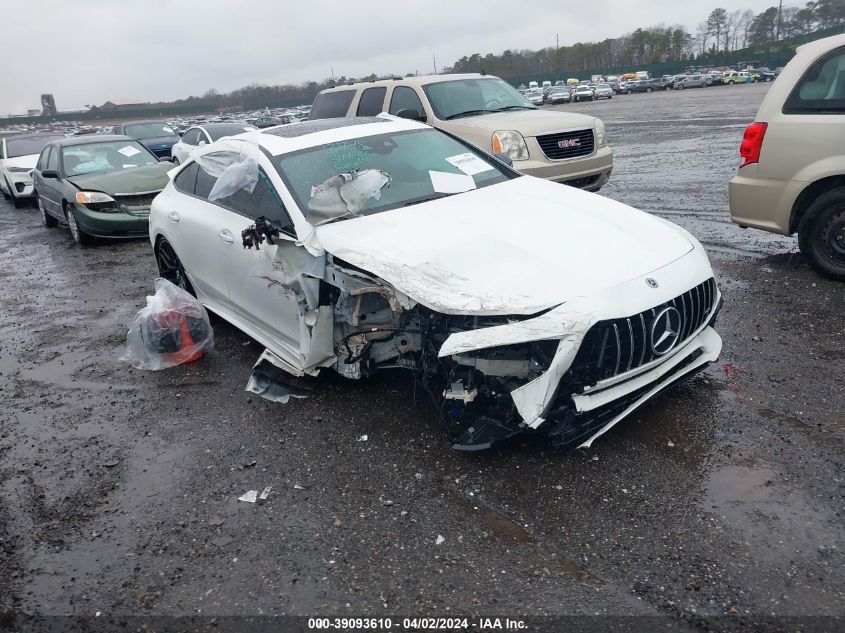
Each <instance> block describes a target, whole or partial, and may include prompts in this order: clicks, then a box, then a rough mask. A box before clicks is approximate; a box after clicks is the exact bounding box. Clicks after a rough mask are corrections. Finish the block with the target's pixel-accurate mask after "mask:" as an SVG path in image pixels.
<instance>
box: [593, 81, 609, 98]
mask: <svg viewBox="0 0 845 633" xmlns="http://www.w3.org/2000/svg"><path fill="white" fill-rule="evenodd" d="M595 97H596V99H613V88H611V87H610V85H609V84H599V85H597V86H596V90H595Z"/></svg>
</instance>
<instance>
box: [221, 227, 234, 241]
mask: <svg viewBox="0 0 845 633" xmlns="http://www.w3.org/2000/svg"><path fill="white" fill-rule="evenodd" d="M217 235H218V236H219V237H220V239H221V240H223V241H224V242H226V243H228V244H234V243H235V236H234V235H232V232H231V231H229V230H228V229H220V232H219V233H218V234H217Z"/></svg>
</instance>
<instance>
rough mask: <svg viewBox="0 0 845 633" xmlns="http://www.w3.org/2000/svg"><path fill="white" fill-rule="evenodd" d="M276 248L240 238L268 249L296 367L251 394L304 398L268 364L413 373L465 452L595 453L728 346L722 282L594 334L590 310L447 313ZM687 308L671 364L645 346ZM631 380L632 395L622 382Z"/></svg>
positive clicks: (364, 274)
mask: <svg viewBox="0 0 845 633" xmlns="http://www.w3.org/2000/svg"><path fill="white" fill-rule="evenodd" d="M276 238H278V231H276V230H275V229H274V227H273V226H272V224H270V223H268V222H266V221H264V219H263V218H259V220H258V221H257V222H256V223H255V224H254V225H252V226H250V227H249V228H248V229H246V230H245V231H244V232H243V235H242V239H243V245H244V247H245V248H248V249H256V254H257V251H258V250H259V249H260V250H262V251H263V256H262V257H261V258H259V259H258V260H257V261H265V262H267V261H270V262H272V267H271V269H270V270H269V271H265V272H264V273H263V274H258V267H259V265H258V264H257V268H256V275H255V276H256V277H260V278H261V279H264V280H266V281H267V282H268V284H267V288H268V291H269V292H280V293H293V295H295V297H296V301H297V304H298V306H299V319H300V337H299V350H298V355H297V356H298V357H290V358H289V359H283V358H281V357H279V356H277V355H276V354H274V353H272V352H271V351H270V350H269V349H268V350H267V351H266V352H265V354H263V355H262V359H261V360H260V363H263V368H259V364H257V365H256V370H255V372H256V373H255V374H254V376H253V380H252V381H251V383H250V384H251V387H250V390H251V391H254V392H255V393H262V392H266V393H267V394H270V393H272V394H275V396H274V397H273V398H271V399H275V400H276V401H280V402H286V401H287V399H288V397H307V393H303V390H302V388H301V386H298V387H295V386H291V385H283V386H282V387H280V388H279V387H270V386H269V385H270V383H272V381H273V380H279V376H280V375H282V376H284V374H283V373H280V372H275V376H276V377H275V379H273V378H270V376H272V375H273V374H274V372H273V370H272V369H271V368H268V367H267V362H268V361H269V362H272V364H275V366H276V368H279V369H282V370H284V372H287V374H292V375H293V376H298V377H304V376H306V375H312V376H313V375H316V374H317V373H319V372H320V371H321V370H322V369H323V368H332V369H334V370H335V371H337V372H338V373H339V374H341V375H342V376H344V377H346V378H352V379H360V378H366V377H368V376H371V375H373V374H374V373H376V372H377V371H380V370H386V369H404V370H410V371H412V372H413V373H414V375H415V379H416V380H417V381H419V384H421V385H422V387H423V388H424V391H425V392H426V393H427V394H428V395H429V397H430V399H431V401H432V403H433V405H434V407H435V408H436V410H437V411H438V412H439V416H440V420H441V424H442V426H443V430H444V431H445V433H446V435H447V437H448V439H449V441H450V442H451V443H452V445H453V447H454V448H457V449H461V450H480V449H485V448H488V447H489V446H491V445H492V444H493V443H494V442H496V441H499V440H503V439H505V438H508V437H511V436H513V435H516V434H518V433H521V432H542V433H544V434H547V435H548V437H549V438H550V439H551V441H552V443H553V445H555V446H557V447H565V446H573V445H578V444H580V443H582V442H584V444H583V445H587V446H588V445H589V443H590V442H591V441H592V440H593V439H594V438H595V437H597V436H598V435H600V434H601V433H603V432H604V431H606V430H607V429H608V428H610V427H611V426H612V425H613V424H615V423H616V422H618V421H619V420H620V419H621V418H622V417H624V416H625V415H627V414H628V413H630V411H632V410H633V409H634V408H636V407H637V406H639V404H641V403H642V402H644V401H645V400H647V399H649V398H651V397H653V396H654V395H656V394H657V393H658V392H660V391H662V390H663V389H665V388H666V387H668V386H670V385H671V384H674V382H676V381H677V380H680V379H682V378H684V377H686V376H688V375H690V374H691V373H694V372H696V371H699V370H700V369H702V368H703V366H704V365H706V364H707V363H708V362H712V360H713V359H715V355H718V351H719V349H720V348H721V341H718V346H716V344H715V342H714V341H713V340H710V339H708V338H707V337H706V336H705V335H706V334H707V333H706V332H704V330H705V329H709V328H708V325H709V324H710V323H712V320H713V319H715V314H716V312H717V311H718V300H720V299H719V295H718V292H717V290H716V286H715V282H713V281H712V278H711V279H710V280H708V281H706V282H705V283H704V284H700V286H697V287H695V288H693V289H692V290H690V291H688V292H687V293H686V294H685V295H682V296H680V297H677V298H675V299H672V300H671V303H670V302H665V303H664V304H663V306H657V308H658V309H659V311H658V310H657V309H651V310H650V312H649V311H646V312H644V313H641V314H637V315H634V316H632V317H628V318H625V319H621V320H619V323H618V324H617V323H616V322H613V321H603V322H602V323H603V325H602V324H599V323H596V321H597V319H596V318H595V316H594V315H592V314H591V313H590V312H589V311H588V310H584V309H581V311H580V312H579V311H578V305H577V303H578V302H572V304H573V307H572V311H573V313H574V314H576V318H574V319H571V320H567V318H566V316H567V315H566V313H562V312H560V308H552V309H549V310H543V311H541V312H539V313H537V314H532V315H505V316H502V315H498V314H496V315H466V314H444V313H441V312H438V311H436V310H433V309H431V308H429V307H427V306H425V305H422V304H420V303H417V302H416V301H414V300H413V299H411V298H410V297H408V296H407V295H405V294H403V293H402V292H401V291H399V290H397V289H396V288H395V287H393V286H392V285H391V284H388V283H386V282H385V281H383V280H381V279H379V278H378V277H377V276H375V275H373V274H371V273H369V272H368V271H366V270H364V269H363V268H361V267H359V266H356V265H354V264H352V263H349V262H347V261H345V260H344V259H342V258H340V257H337V256H334V255H332V254H331V253H327V252H326V253H324V254H323V255H322V256H320V257H313V256H310V255H307V254H305V253H304V251H303V250H302V249H297V248H296V247H295V246H294V245H292V244H291V243H290V242H285V241H279V240H278V239H276ZM265 241H266V246H265V247H264V248H262V247H261V245H262V244H264V243H265ZM265 258H266V259H265ZM690 293H694V294H691V295H690V303H689V308H690V317H689V318H687V317H686V313H687V309H686V306H687V303H686V299H685V297H686V295H687V294H690ZM693 301H696V302H697V303H696V304H695V311H694V312H693ZM675 306H677V308H676V307H675ZM681 309H683V310H684V315H685V316H684V319H685V322H684V324H683V337H682V336H681V334H682V332H681V331H680V330H678V331H677V332H675V331H671V332H670V333H671V334H673V335H675V338H674V340H673V342H672V345H673V346H674V344H675V342H676V341H683V340H684V339H685V340H686V341H687V342H685V343H684V347H687V348H689V349H688V350H685V351H684V353H683V354H675V355H674V357H672V358H671V359H669V358H668V357H667V359H668V360H665V359H663V358H661V357H659V355H658V353H656V352H655V350H653V349H652V347H653V345H652V343H649V342H648V340H647V339H648V336H649V331H650V332H651V337H652V341H654V332H655V329H656V328H657V329H659V328H658V326H660V325H661V323H662V322H663V320H666V323H667V325H666V328H667V332H668V331H669V330H671V327H670V326H671V324H670V323H669V316H668V315H669V312H667V311H669V310H671V313H672V315H674V314H677V315H678V317H679V318H680V315H681V312H680V310H681ZM664 315H666V316H665V317H664ZM550 317H553V318H550ZM544 319H546V320H547V321H549V322H551V324H552V327H548V323H545V325H544ZM632 323H633V325H632ZM638 323H639V324H641V325H640V326H639V329H637V328H638V326H637V324H638ZM626 324H627V325H626ZM594 326H595V327H594ZM626 327H627V329H626ZM519 330H521V331H519ZM514 332H516V333H517V334H516V335H514ZM620 332H622V336H620ZM667 332H663V334H662V337H661V338H660V341H663V343H662V344H663V345H666V343H665V339H666V337H667V336H668V335H669V334H667ZM702 336H704V339H702V341H701V342H699V344H698V346H695V345H692V343H695V342H696V341H698V340H699V339H700V338H701V337H702ZM713 336H716V338H717V339H718V336H717V335H715V332H713ZM447 341H449V343H448V344H447ZM680 347H681V346H680V345H679V348H680ZM679 351H680V350H679ZM291 361H293V362H291ZM647 370H648V371H647ZM635 374H639V375H638V376H636V375H635ZM628 376H631V377H632V378H631V379H630V380H629V381H628V382H627V383H626V382H624V381H623V379H622V378H621V377H624V380H628V379H627V377H628ZM637 381H639V382H637ZM620 382H622V383H623V384H621V385H620V384H617V383H620ZM605 383H607V384H608V387H607V388H605V386H604V384H605ZM256 385H260V388H259V387H256ZM626 385H630V386H626ZM591 390H595V391H598V392H600V393H598V394H596V393H595V392H594V391H591ZM306 391H307V390H306ZM588 392H589V393H588ZM265 397H268V396H266V395H265Z"/></svg>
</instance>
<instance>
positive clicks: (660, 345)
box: [651, 306, 681, 356]
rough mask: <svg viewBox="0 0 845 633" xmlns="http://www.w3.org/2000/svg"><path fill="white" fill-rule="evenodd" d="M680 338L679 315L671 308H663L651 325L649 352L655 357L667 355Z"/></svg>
mask: <svg viewBox="0 0 845 633" xmlns="http://www.w3.org/2000/svg"><path fill="white" fill-rule="evenodd" d="M680 336H681V313H680V312H678V311H677V310H676V309H675V308H673V307H672V306H668V307H666V308H663V309H662V310H661V311H660V312H658V313H657V316H656V317H654V323H652V324H651V351H652V352H654V353H655V355H657V356H663V355H664V354H668V353H669V352H670V351H671V350H672V349H673V348H674V347H675V345H676V344H677V343H678V338H679V337H680Z"/></svg>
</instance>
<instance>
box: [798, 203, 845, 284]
mask: <svg viewBox="0 0 845 633" xmlns="http://www.w3.org/2000/svg"><path fill="white" fill-rule="evenodd" d="M798 245H799V246H800V247H801V252H802V253H803V254H804V257H806V258H807V261H809V262H810V265H811V266H812V267H813V268H815V269H816V271H817V272H818V273H819V274H821V275H824V276H825V277H828V278H830V279H835V280H836V281H845V188H840V189H834V190H833V191H828V192H827V193H826V194H824V195H822V196H819V198H818V200H816V201H815V202H814V203H813V204H811V205H810V206H809V207H808V208H807V210H806V211H805V212H804V216H803V217H802V218H801V222H800V223H799V225H798Z"/></svg>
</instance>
